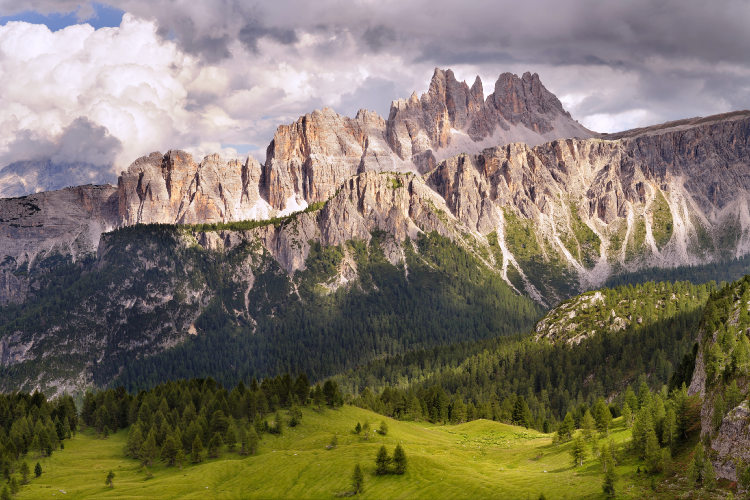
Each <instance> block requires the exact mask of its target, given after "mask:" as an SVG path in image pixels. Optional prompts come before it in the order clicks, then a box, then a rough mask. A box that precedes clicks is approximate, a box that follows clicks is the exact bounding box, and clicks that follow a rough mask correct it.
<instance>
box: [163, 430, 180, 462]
mask: <svg viewBox="0 0 750 500" xmlns="http://www.w3.org/2000/svg"><path fill="white" fill-rule="evenodd" d="M178 448H182V444H181V443H180V444H178V443H177V440H176V439H175V437H174V435H173V434H170V435H169V436H167V438H166V439H165V440H164V444H163V445H162V447H161V459H162V460H163V461H164V462H166V463H167V465H168V466H172V465H174V464H175V459H176V458H177V449H178Z"/></svg>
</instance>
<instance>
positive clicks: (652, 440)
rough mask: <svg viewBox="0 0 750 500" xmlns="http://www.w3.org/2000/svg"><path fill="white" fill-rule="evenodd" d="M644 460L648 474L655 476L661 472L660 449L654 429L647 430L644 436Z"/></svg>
mask: <svg viewBox="0 0 750 500" xmlns="http://www.w3.org/2000/svg"><path fill="white" fill-rule="evenodd" d="M645 458H646V466H647V467H648V470H649V472H651V473H652V474H655V473H657V472H659V471H660V470H661V448H659V439H658V438H657V437H656V432H654V429H649V430H648V433H647V435H646V446H645Z"/></svg>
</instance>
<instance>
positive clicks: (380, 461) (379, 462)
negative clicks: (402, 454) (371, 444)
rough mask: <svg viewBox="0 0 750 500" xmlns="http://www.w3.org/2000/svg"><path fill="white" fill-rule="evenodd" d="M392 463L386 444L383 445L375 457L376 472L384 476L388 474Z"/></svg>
mask: <svg viewBox="0 0 750 500" xmlns="http://www.w3.org/2000/svg"><path fill="white" fill-rule="evenodd" d="M390 463H391V459H390V457H388V450H386V449H385V445H383V446H381V447H380V449H379V450H378V454H377V456H376V457H375V474H377V475H379V476H382V475H385V474H388V466H389V465H390Z"/></svg>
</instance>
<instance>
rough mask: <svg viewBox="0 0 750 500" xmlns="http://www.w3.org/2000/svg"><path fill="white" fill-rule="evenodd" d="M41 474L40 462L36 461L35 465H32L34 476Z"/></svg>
mask: <svg viewBox="0 0 750 500" xmlns="http://www.w3.org/2000/svg"><path fill="white" fill-rule="evenodd" d="M41 475H42V464H40V463H39V462H37V463H36V465H35V466H34V476H35V477H39V476H41Z"/></svg>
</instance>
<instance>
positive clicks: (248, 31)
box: [238, 19, 297, 53]
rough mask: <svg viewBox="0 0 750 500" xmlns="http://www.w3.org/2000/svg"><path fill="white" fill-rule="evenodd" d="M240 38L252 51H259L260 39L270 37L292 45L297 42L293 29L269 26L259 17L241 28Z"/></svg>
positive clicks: (283, 43)
mask: <svg viewBox="0 0 750 500" xmlns="http://www.w3.org/2000/svg"><path fill="white" fill-rule="evenodd" d="M238 37H239V40H240V41H241V42H242V43H243V45H245V47H247V48H248V50H251V51H252V52H256V53H257V52H258V40H260V39H261V38H270V39H271V40H275V41H277V42H279V43H281V44H282V45H292V44H294V43H296V42H297V35H296V33H295V32H294V30H292V29H282V28H269V27H268V26H263V25H262V24H261V23H260V22H259V21H258V20H257V19H252V20H250V22H248V23H247V24H246V25H245V26H243V27H242V29H240V32H239V35H238Z"/></svg>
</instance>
